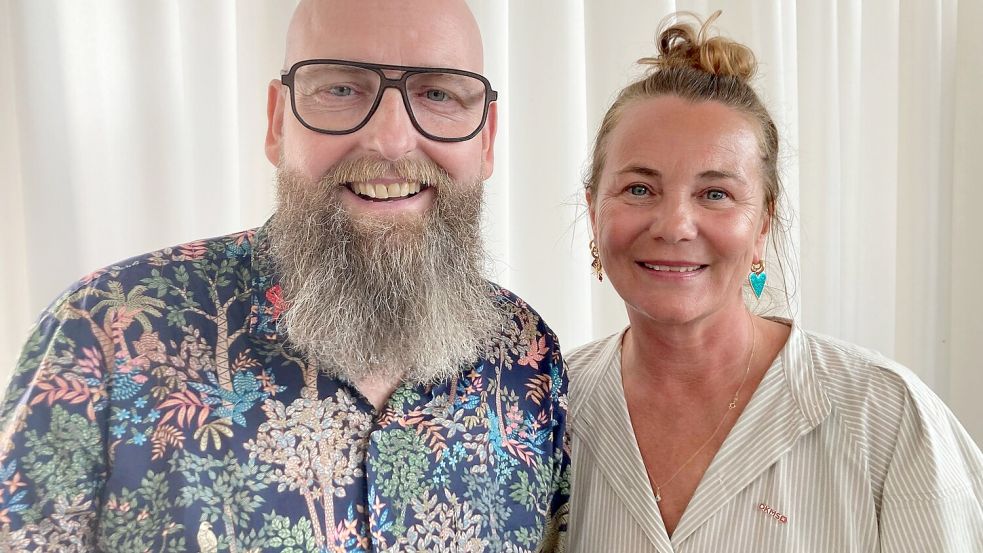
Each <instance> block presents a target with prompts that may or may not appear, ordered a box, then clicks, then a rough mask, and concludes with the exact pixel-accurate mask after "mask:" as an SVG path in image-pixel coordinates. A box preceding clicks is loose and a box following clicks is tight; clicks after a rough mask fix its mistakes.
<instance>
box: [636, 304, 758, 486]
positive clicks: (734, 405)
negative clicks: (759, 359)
mask: <svg viewBox="0 0 983 553" xmlns="http://www.w3.org/2000/svg"><path fill="white" fill-rule="evenodd" d="M748 320H750V321H751V353H750V354H748V356H747V368H745V369H744V378H742V379H741V385H740V386H738V387H737V390H736V391H735V392H734V398H733V399H731V400H730V403H728V404H727V410H726V411H724V416H723V417H721V418H720V422H718V423H717V427H716V428H714V429H713V434H710V437H709V438H707V441H705V442H703V445H701V446H700V447H699V449H697V450H696V451H694V452H693V454H692V455H690V456H689V459H686V462H685V463H683V464H682V465H680V466H679V468H678V469H676V472H674V473H672V476H670V477H669V479H668V480H666V481H665V482H663V483H662V484H656V485H655V502H656V503H661V502H662V486H668V485H669V483H670V482H672V481H673V480H674V479H675V478H676V477H677V476H679V473H680V472H682V471H683V469H684V468H686V465H688V464H689V463H690V461H692V460H693V459H696V456H697V455H699V454H700V452H701V451H703V449H704V448H705V447H706V446H708V445H710V442H712V441H713V438H714V437H715V436H716V435H717V432H720V429H721V428H722V427H723V426H724V421H726V420H727V415H730V412H731V411H733V410H734V409H737V400H738V399H739V397H740V395H741V389H742V388H744V383H745V382H747V375H748V373H750V372H751V360H752V359H754V342H755V338H756V336H755V334H756V333H755V331H754V319H753V318H751V312H750V311H748Z"/></svg>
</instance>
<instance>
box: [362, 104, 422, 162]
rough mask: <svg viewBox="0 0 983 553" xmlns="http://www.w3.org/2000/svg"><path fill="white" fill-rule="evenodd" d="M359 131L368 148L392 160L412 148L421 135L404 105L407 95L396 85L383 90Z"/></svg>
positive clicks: (400, 156)
mask: <svg viewBox="0 0 983 553" xmlns="http://www.w3.org/2000/svg"><path fill="white" fill-rule="evenodd" d="M359 134H361V135H362V137H363V141H364V145H365V147H366V149H368V150H369V151H371V152H374V153H376V154H378V155H379V156H380V157H382V158H383V159H387V160H391V161H395V160H397V159H401V158H403V157H404V156H406V154H408V153H410V152H412V151H413V149H414V148H415V147H416V140H417V139H418V137H419V133H417V131H416V129H415V128H414V127H413V122H412V121H410V115H409V113H407V111H406V106H405V105H403V97H402V96H401V95H400V93H399V90H396V89H394V88H390V89H388V90H385V91H384V92H383V94H382V99H381V100H379V107H378V108H376V110H375V113H373V114H372V118H371V119H369V122H368V123H366V125H365V126H364V127H362V129H361V130H360V131H359Z"/></svg>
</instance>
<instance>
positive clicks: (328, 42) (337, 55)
mask: <svg viewBox="0 0 983 553" xmlns="http://www.w3.org/2000/svg"><path fill="white" fill-rule="evenodd" d="M435 30H439V32H435ZM286 56H287V57H286V61H285V64H284V67H285V68H286V67H289V66H290V65H292V64H293V63H296V62H297V61H300V60H303V59H311V58H334V59H348V60H353V61H366V62H373V63H384V64H391V65H414V66H425V67H453V68H458V69H468V70H471V71H478V72H480V71H481V69H482V65H483V63H482V48H481V34H480V31H479V30H478V25H477V23H476V22H475V20H474V16H473V15H472V14H471V11H470V9H469V8H468V6H467V4H466V3H465V2H464V0H303V1H302V2H301V3H300V4H299V5H298V7H297V11H296V12H295V13H294V17H293V19H292V20H291V22H290V28H289V29H288V31H287V53H286Z"/></svg>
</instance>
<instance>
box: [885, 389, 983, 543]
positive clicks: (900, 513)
mask: <svg viewBox="0 0 983 553" xmlns="http://www.w3.org/2000/svg"><path fill="white" fill-rule="evenodd" d="M918 384H919V386H916V387H915V388H914V389H913V390H912V391H911V395H909V397H908V398H907V402H906V405H905V408H904V412H903V414H902V421H901V427H900V432H899V435H898V441H897V447H896V449H895V452H894V456H893V458H892V460H891V464H890V467H889V468H888V473H887V476H886V478H885V481H884V496H883V501H882V506H881V513H880V536H881V550H882V551H891V552H899V553H901V552H911V553H915V552H917V553H933V552H939V553H941V552H946V553H948V552H952V553H956V552H968V551H983V455H981V454H980V450H979V448H978V447H977V446H976V445H975V444H974V443H973V441H972V439H971V438H970V437H969V435H968V434H967V433H966V431H965V429H963V427H962V426H961V425H960V424H959V422H958V421H957V420H956V418H955V416H954V415H953V414H952V413H951V412H950V411H949V409H948V408H947V407H946V406H945V405H944V404H943V403H942V401H941V400H939V399H938V398H937V397H935V395H934V394H932V393H931V392H930V391H928V389H927V388H925V389H924V390H922V389H921V388H922V387H924V385H923V384H921V383H918Z"/></svg>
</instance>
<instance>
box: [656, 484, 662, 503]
mask: <svg viewBox="0 0 983 553" xmlns="http://www.w3.org/2000/svg"><path fill="white" fill-rule="evenodd" d="M661 501H662V488H660V487H658V486H656V487H655V502H656V503H660V502H661Z"/></svg>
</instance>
